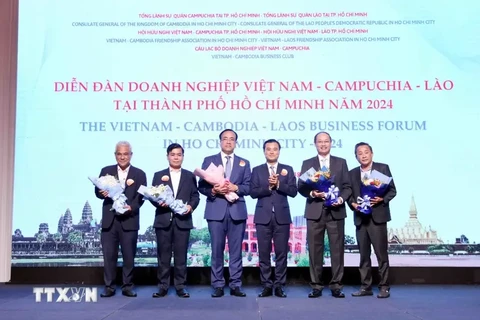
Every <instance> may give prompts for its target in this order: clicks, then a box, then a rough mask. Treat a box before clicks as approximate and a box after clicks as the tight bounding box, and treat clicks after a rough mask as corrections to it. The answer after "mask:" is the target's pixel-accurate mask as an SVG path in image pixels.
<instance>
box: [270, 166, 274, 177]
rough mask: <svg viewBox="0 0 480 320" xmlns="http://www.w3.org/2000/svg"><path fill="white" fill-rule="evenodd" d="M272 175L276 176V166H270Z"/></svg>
mask: <svg viewBox="0 0 480 320" xmlns="http://www.w3.org/2000/svg"><path fill="white" fill-rule="evenodd" d="M270 174H271V175H272V176H273V175H275V167H274V166H270Z"/></svg>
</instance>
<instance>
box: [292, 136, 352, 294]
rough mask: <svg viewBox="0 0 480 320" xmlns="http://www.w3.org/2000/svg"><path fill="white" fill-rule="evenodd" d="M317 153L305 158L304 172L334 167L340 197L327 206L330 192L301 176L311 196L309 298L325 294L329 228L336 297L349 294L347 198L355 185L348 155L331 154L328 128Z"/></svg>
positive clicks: (303, 191)
mask: <svg viewBox="0 0 480 320" xmlns="http://www.w3.org/2000/svg"><path fill="white" fill-rule="evenodd" d="M314 142H315V146H316V148H317V153H318V154H317V155H316V156H315V157H313V158H310V159H307V160H305V161H303V164H302V173H304V172H306V171H307V170H309V169H310V168H314V169H315V170H317V171H320V170H322V168H326V169H328V170H329V171H330V174H331V177H332V179H333V183H334V185H335V186H336V187H337V188H338V189H339V197H338V199H337V201H336V202H335V203H334V204H333V205H332V206H326V205H325V203H324V202H325V200H326V194H325V193H324V192H320V191H319V190H314V189H313V188H312V187H311V186H310V185H309V184H307V183H305V182H304V181H301V180H300V179H299V180H298V192H299V193H300V194H301V195H302V196H304V197H305V198H307V200H306V205H305V218H306V219H307V242H308V252H309V260H310V280H311V283H310V285H311V287H312V291H311V292H310V293H309V295H308V297H309V298H317V297H320V296H321V295H322V290H323V283H322V271H323V254H324V244H325V243H324V242H325V240H324V239H325V230H327V233H328V241H329V243H330V256H331V264H332V279H331V281H330V290H331V291H332V296H334V297H335V298H345V294H344V293H343V292H342V290H343V284H342V278H343V268H344V260H343V259H344V258H343V254H344V246H345V244H344V241H345V239H344V238H345V218H346V216H347V213H346V210H345V201H346V200H348V199H349V198H350V195H351V193H352V187H351V185H350V179H349V176H348V167H347V162H346V161H345V159H342V158H338V157H334V156H332V155H330V149H331V147H332V138H331V137H330V135H329V134H328V133H327V132H319V133H317V134H316V135H315V138H314Z"/></svg>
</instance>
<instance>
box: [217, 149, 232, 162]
mask: <svg viewBox="0 0 480 320" xmlns="http://www.w3.org/2000/svg"><path fill="white" fill-rule="evenodd" d="M220 155H221V156H222V160H223V159H225V157H228V156H231V157H232V158H231V159H233V156H234V154H233V153H232V154H226V153H224V152H223V151H220ZM225 160H226V159H225Z"/></svg>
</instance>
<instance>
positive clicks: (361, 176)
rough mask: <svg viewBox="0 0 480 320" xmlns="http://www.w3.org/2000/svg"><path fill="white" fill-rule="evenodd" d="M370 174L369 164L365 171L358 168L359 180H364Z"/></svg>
mask: <svg viewBox="0 0 480 320" xmlns="http://www.w3.org/2000/svg"><path fill="white" fill-rule="evenodd" d="M371 174H372V165H371V164H370V166H369V167H368V168H365V169H362V167H360V180H361V181H363V179H365V178H368V177H370V175H371Z"/></svg>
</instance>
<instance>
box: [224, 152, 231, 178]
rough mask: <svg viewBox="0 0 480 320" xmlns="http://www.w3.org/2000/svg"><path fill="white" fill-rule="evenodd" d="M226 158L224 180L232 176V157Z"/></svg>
mask: <svg viewBox="0 0 480 320" xmlns="http://www.w3.org/2000/svg"><path fill="white" fill-rule="evenodd" d="M225 158H227V163H226V164H225V178H227V179H230V175H231V174H232V163H231V162H230V159H231V158H232V156H226V157H225Z"/></svg>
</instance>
